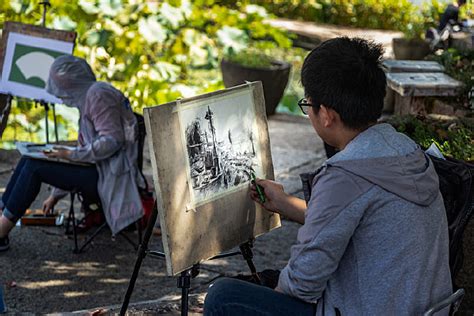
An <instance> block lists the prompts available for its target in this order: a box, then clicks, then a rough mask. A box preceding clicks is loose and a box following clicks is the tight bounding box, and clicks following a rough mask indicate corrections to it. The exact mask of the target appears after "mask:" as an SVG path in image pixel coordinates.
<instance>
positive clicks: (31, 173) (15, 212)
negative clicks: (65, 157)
mask: <svg viewBox="0 0 474 316" xmlns="http://www.w3.org/2000/svg"><path fill="white" fill-rule="evenodd" d="M98 179H99V175H98V173H97V169H96V167H95V166H79V165H72V164H67V163H61V162H52V161H46V160H38V159H32V158H26V157H22V158H21V160H20V162H19V163H18V165H17V166H16V168H15V171H14V172H13V175H12V177H11V178H10V181H9V182H8V185H7V187H6V189H5V192H4V193H3V195H2V202H3V205H4V207H5V208H4V210H3V214H4V215H5V216H6V217H7V218H8V219H9V220H11V221H12V222H16V221H17V220H19V219H20V218H21V217H22V216H23V215H24V214H25V212H26V209H27V208H28V207H30V205H31V203H33V201H34V200H35V198H36V196H37V195H38V193H39V191H40V189H41V183H43V182H44V183H47V184H50V185H52V186H54V187H56V188H60V189H63V190H66V191H73V190H75V191H77V192H80V193H81V196H82V197H83V199H84V202H86V203H89V204H92V203H96V202H98V201H100V198H99V194H98V192H97V181H98Z"/></svg>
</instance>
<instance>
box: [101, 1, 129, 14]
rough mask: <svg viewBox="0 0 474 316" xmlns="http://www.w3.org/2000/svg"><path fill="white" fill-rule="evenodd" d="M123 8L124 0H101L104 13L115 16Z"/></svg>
mask: <svg viewBox="0 0 474 316" xmlns="http://www.w3.org/2000/svg"><path fill="white" fill-rule="evenodd" d="M122 9H123V7H122V0H99V10H100V11H101V12H102V14H104V15H107V16H112V17H114V16H116V15H117V14H118V13H119V12H120V11H121V10H122Z"/></svg>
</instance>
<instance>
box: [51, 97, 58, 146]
mask: <svg viewBox="0 0 474 316" xmlns="http://www.w3.org/2000/svg"><path fill="white" fill-rule="evenodd" d="M51 107H52V108H53V118H54V136H55V137H56V144H58V143H59V137H58V120H57V119H56V105H55V104H54V103H53V104H51Z"/></svg>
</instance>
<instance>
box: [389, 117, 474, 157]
mask: <svg viewBox="0 0 474 316" xmlns="http://www.w3.org/2000/svg"><path fill="white" fill-rule="evenodd" d="M387 121H388V123H390V124H392V125H393V126H394V127H395V128H396V129H397V130H398V131H399V132H402V133H405V134H406V135H408V136H409V137H411V138H412V139H413V140H414V141H415V142H416V143H418V144H419V145H420V146H421V147H422V148H424V149H426V148H428V147H429V146H430V145H431V144H432V143H435V144H436V145H437V146H438V148H439V149H440V150H441V152H442V153H443V154H444V155H446V156H450V157H453V158H456V159H460V160H465V161H474V125H473V124H472V121H467V120H438V119H434V118H431V117H423V116H418V117H415V116H412V115H405V116H393V117H391V118H389V119H388V120H387Z"/></svg>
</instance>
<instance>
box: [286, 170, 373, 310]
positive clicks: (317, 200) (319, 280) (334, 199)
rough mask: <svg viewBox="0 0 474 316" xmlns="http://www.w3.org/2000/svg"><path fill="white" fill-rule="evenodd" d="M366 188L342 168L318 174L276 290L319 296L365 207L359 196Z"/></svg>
mask: <svg viewBox="0 0 474 316" xmlns="http://www.w3.org/2000/svg"><path fill="white" fill-rule="evenodd" d="M367 189H368V187H364V188H361V187H360V186H359V185H358V184H357V183H355V182H354V181H353V179H351V178H350V176H348V175H347V174H344V172H343V171H338V170H334V169H333V170H331V172H327V173H326V174H323V175H321V176H320V177H318V180H317V182H316V183H315V184H314V186H313V190H312V194H311V200H310V201H309V203H308V210H307V214H306V218H305V224H304V225H303V226H302V227H301V228H300V230H299V231H298V242H297V244H296V245H294V246H293V247H292V248H291V257H290V260H289V261H288V264H287V265H286V267H285V268H284V269H283V270H282V271H281V273H280V277H279V281H278V287H277V291H280V292H283V293H285V294H287V295H290V296H293V297H297V298H299V299H301V300H303V301H306V302H309V303H315V302H316V301H317V300H318V299H319V298H320V297H321V295H322V293H323V291H324V289H325V288H326V285H327V281H328V280H329V279H330V277H331V275H333V273H334V272H335V271H336V269H337V267H338V266H339V261H340V260H341V258H342V257H343V256H344V253H345V251H346V247H347V245H348V243H349V242H350V240H351V238H352V236H353V234H354V231H355V230H356V228H357V227H358V225H359V222H360V220H361V218H362V216H363V214H364V211H365V209H366V208H367V205H366V203H367V202H363V201H362V200H361V199H359V197H361V196H362V195H363V194H364V193H365V192H366V190H367ZM364 201H365V200H364ZM364 203H365V204H364Z"/></svg>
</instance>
